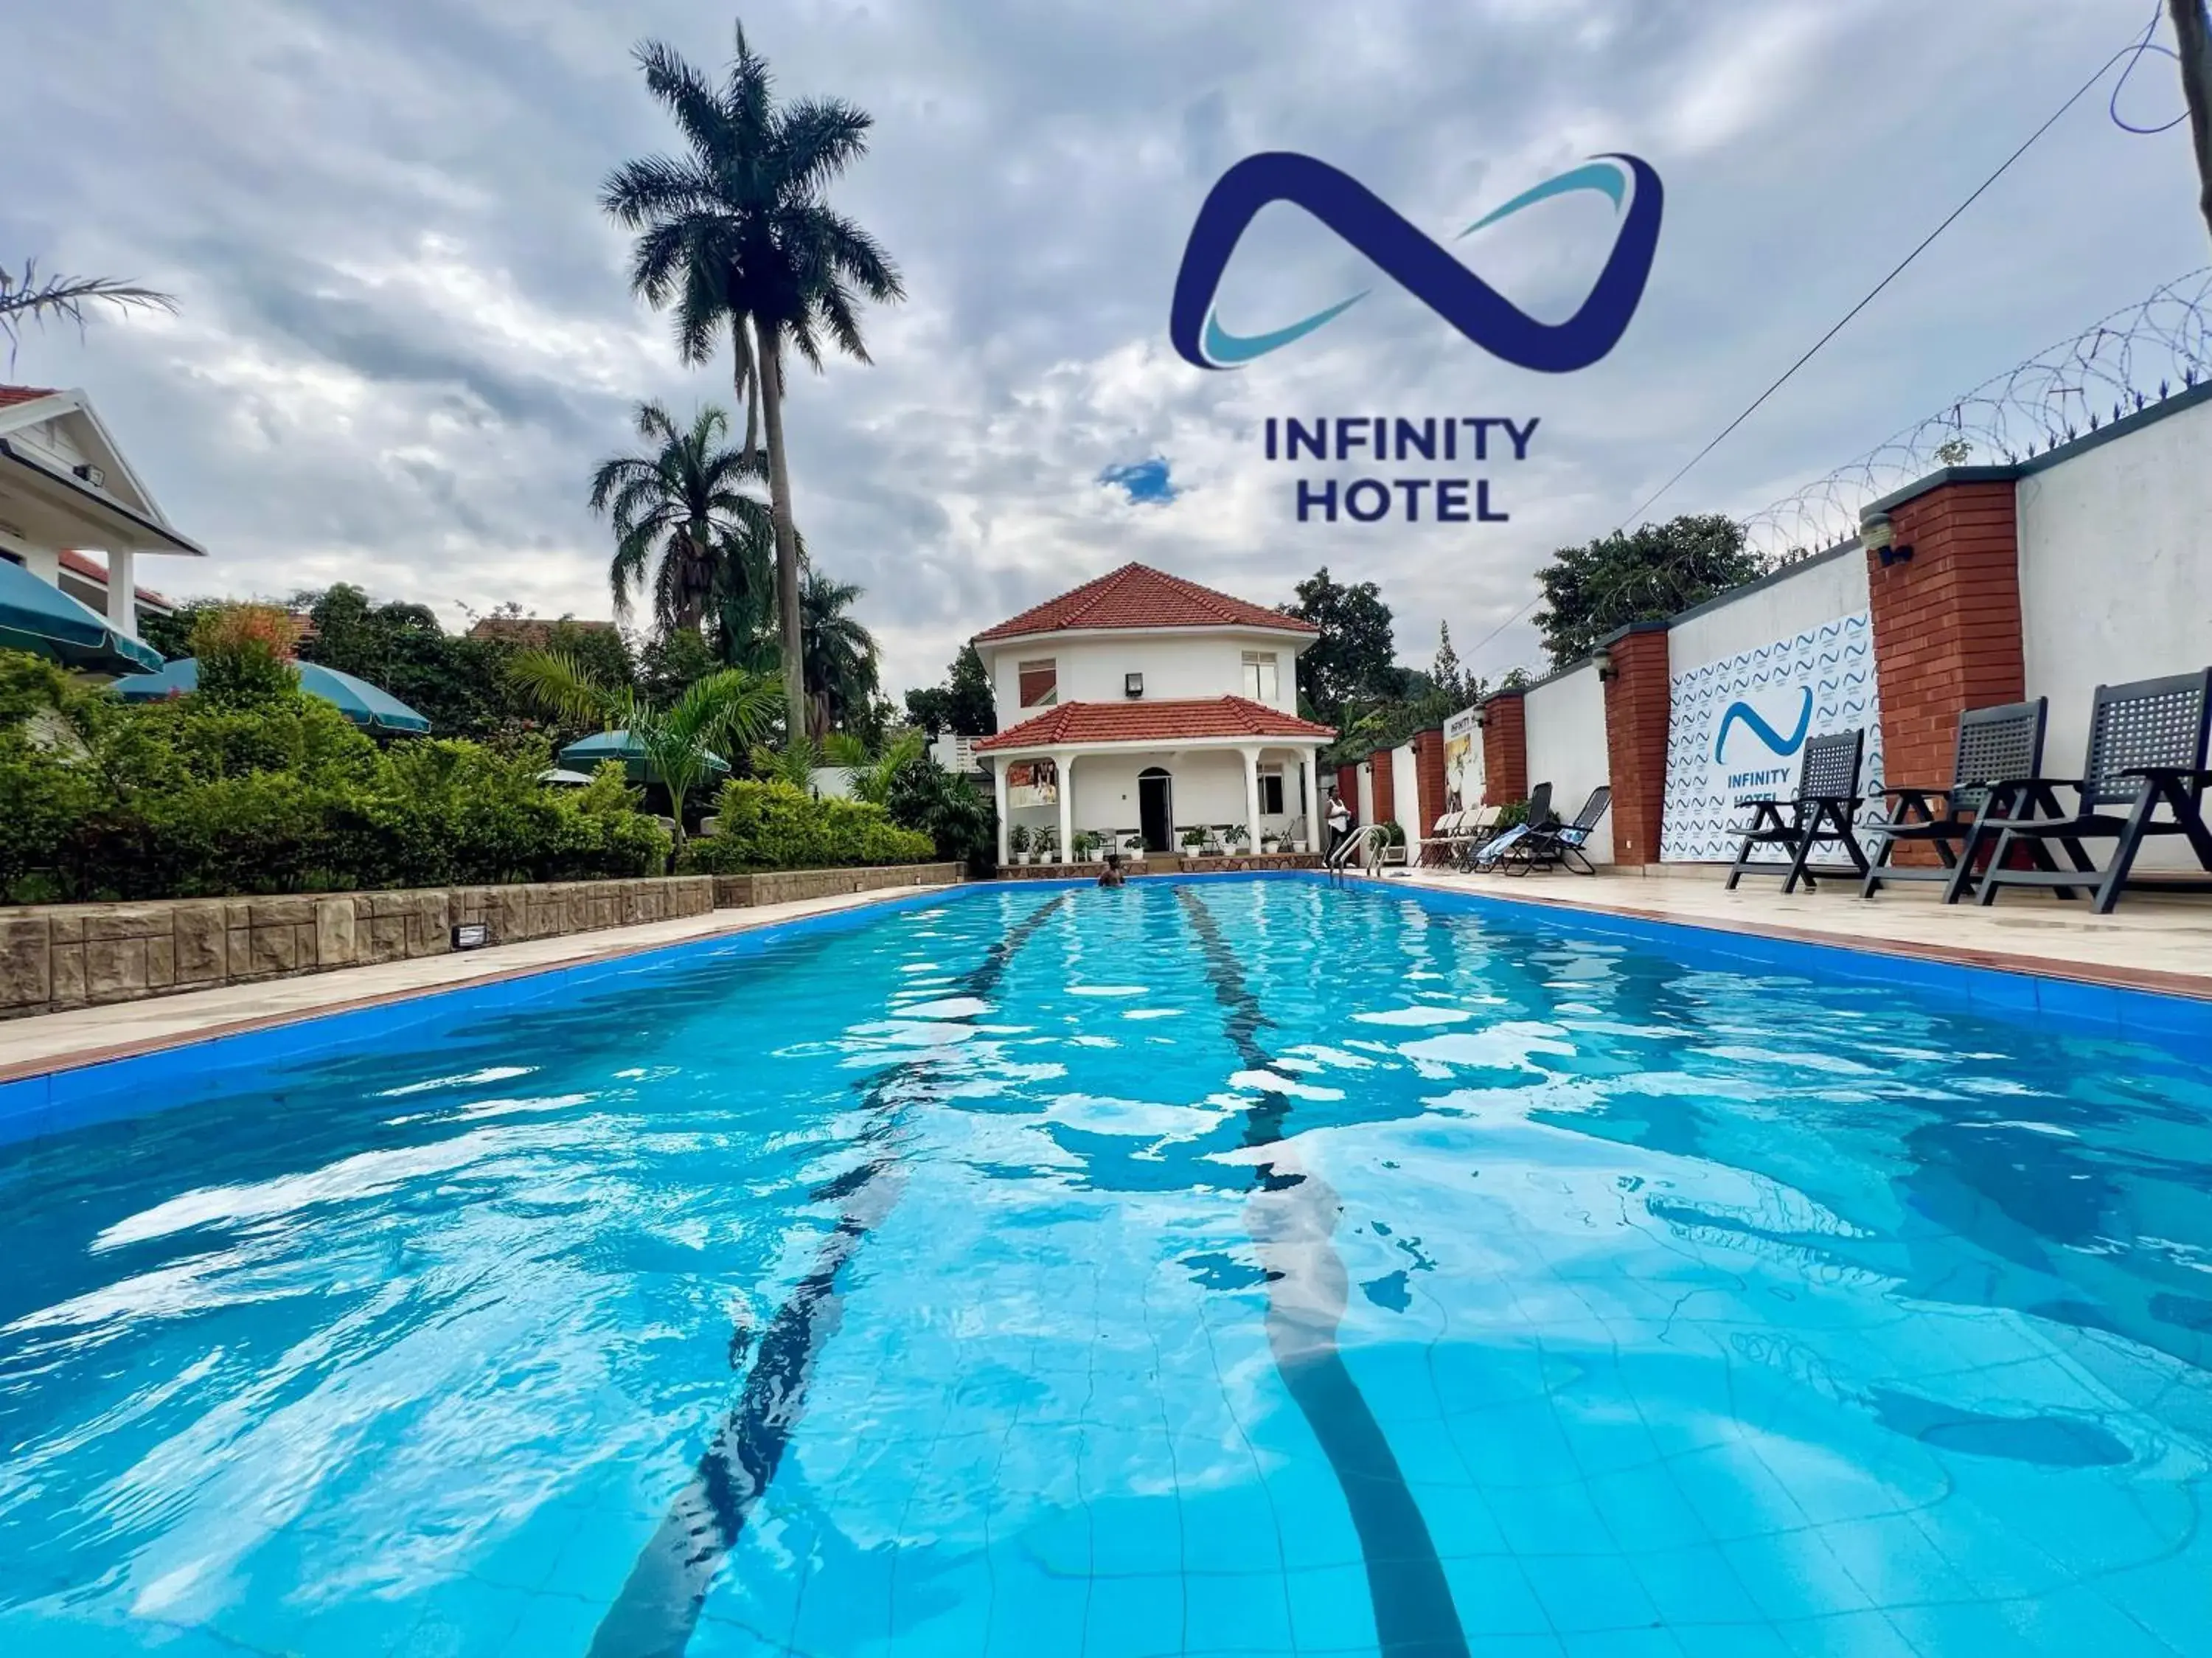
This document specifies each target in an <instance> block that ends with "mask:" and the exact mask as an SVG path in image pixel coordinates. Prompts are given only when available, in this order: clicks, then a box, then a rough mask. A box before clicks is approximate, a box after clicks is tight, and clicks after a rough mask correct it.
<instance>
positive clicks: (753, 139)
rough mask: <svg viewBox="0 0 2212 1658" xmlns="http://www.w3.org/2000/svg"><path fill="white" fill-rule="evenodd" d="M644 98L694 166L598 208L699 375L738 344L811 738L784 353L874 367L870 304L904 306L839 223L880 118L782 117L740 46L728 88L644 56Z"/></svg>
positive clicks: (736, 377) (756, 64) (883, 262)
mask: <svg viewBox="0 0 2212 1658" xmlns="http://www.w3.org/2000/svg"><path fill="white" fill-rule="evenodd" d="M637 59H638V63H639V64H640V66H641V68H642V69H643V70H644V71H645V84H646V88H647V91H648V92H650V93H651V94H652V95H653V97H654V98H655V99H656V100H658V101H659V102H660V103H661V104H662V105H663V106H664V107H665V108H666V109H667V111H668V113H669V114H670V115H671V117H673V118H674V119H675V121H676V124H677V126H678V129H679V130H680V131H681V132H682V134H683V136H684V143H685V147H686V148H685V153H684V154H683V155H673V156H671V155H653V156H648V157H647V158H645V159H643V160H641V161H634V162H625V163H624V164H623V165H622V166H621V167H619V168H616V169H615V171H614V172H613V173H612V174H610V175H609V176H608V178H607V180H606V181H605V184H604V185H603V186H602V187H601V189H600V192H599V200H600V204H601V205H602V206H603V207H604V208H605V210H606V211H607V212H608V213H609V214H611V216H613V217H614V218H615V220H616V221H617V222H618V223H620V224H621V225H622V226H623V228H625V229H629V230H632V231H635V232H636V233H637V237H636V241H635V245H634V247H633V248H632V252H631V259H630V288H631V290H632V291H633V292H634V293H636V294H639V295H641V296H643V297H644V298H645V299H646V300H647V302H650V303H651V304H653V305H654V306H655V307H672V308H673V309H674V313H675V323H676V339H677V346H678V350H679V351H680V352H681V353H682V355H683V357H684V361H685V362H687V363H702V362H705V361H707V360H708V358H710V357H712V356H713V355H714V350H715V348H716V346H717V344H718V343H719V341H720V338H721V337H722V336H723V335H724V334H725V333H726V334H727V335H728V337H729V341H730V350H731V358H732V369H733V383H734V386H735V388H736V392H737V395H738V399H740V401H742V402H743V403H744V405H745V410H746V442H745V448H746V450H747V451H748V452H750V450H751V448H752V433H753V424H752V422H753V411H754V407H755V403H754V399H755V398H756V396H757V399H758V409H759V413H760V418H761V424H762V426H763V429H764V433H765V436H766V438H767V442H768V464H769V503H770V511H771V516H772V521H773V524H774V528H775V570H776V595H777V607H778V611H779V613H780V622H781V633H782V643H783V683H784V701H785V723H786V726H787V728H788V729H790V730H792V731H799V730H802V729H804V728H805V724H806V701H807V697H806V682H805V668H804V660H803V659H804V653H805V646H804V642H803V640H802V637H801V631H800V630H801V622H800V613H799V547H798V541H797V537H796V533H795V531H794V529H793V515H792V501H791V468H790V462H789V454H788V452H787V447H786V444H785V442H784V428H783V393H784V348H785V346H786V345H787V344H788V345H789V346H790V348H791V350H793V351H796V352H797V353H798V354H799V356H800V357H804V358H805V360H806V362H807V363H810V364H811V365H812V366H813V367H815V368H817V369H819V368H820V367H821V365H822V347H823V340H824V338H825V337H826V338H827V339H828V341H829V343H830V344H833V345H835V346H836V348H837V349H838V350H842V351H843V352H844V353H846V355H848V356H849V357H855V358H857V359H859V360H860V362H862V363H866V361H867V360H868V354H867V350H866V346H865V345H864V344H862V342H861V338H860V315H859V313H858V311H857V309H856V308H855V307H856V304H857V302H859V301H860V300H862V299H864V298H865V299H871V300H875V301H877V302H889V301H893V300H897V299H900V298H902V297H904V291H905V290H903V288H902V286H901V284H900V282H899V276H898V271H897V268H896V266H895V265H893V264H892V263H891V260H890V257H889V255H888V254H886V253H884V249H883V248H882V247H880V246H879V245H878V243H877V241H876V240H875V238H874V237H872V236H871V235H869V234H868V233H867V232H866V230H864V229H861V228H860V225H858V224H857V223H855V222H854V221H852V220H851V219H849V218H847V217H846V216H843V215H842V214H841V213H838V212H836V210H833V209H832V208H831V207H830V206H829V202H828V200H827V199H826V192H827V191H828V188H829V185H830V184H831V183H832V182H833V181H834V180H836V179H837V178H838V177H839V176H840V175H841V174H843V172H844V171H845V169H846V168H848V167H849V166H851V165H852V163H853V162H855V161H857V160H859V159H860V156H861V155H865V154H866V150H867V131H868V128H869V126H870V125H872V119H871V118H870V117H869V115H868V114H867V113H866V112H865V111H862V110H860V109H858V108H855V107H854V106H852V105H850V104H848V103H844V102H842V101H839V100H836V99H812V98H810V99H804V100H801V101H798V102H795V103H779V102H778V101H776V99H775V94H774V89H773V87H772V85H771V81H770V76H769V67H768V64H767V62H766V60H765V59H763V58H761V57H760V56H759V55H758V54H757V53H756V52H754V51H753V50H752V48H751V46H750V45H749V44H748V43H747V42H746V40H745V34H744V27H742V26H740V27H738V29H737V31H736V44H735V52H734V56H733V58H732V62H731V64H730V67H729V70H728V73H727V75H726V77H725V79H724V80H723V82H722V83H721V84H720V85H719V86H717V85H715V84H714V83H713V82H710V81H709V80H708V77H707V76H705V75H703V74H702V73H701V72H700V71H699V70H696V69H695V68H693V67H692V66H691V65H690V64H688V63H686V62H685V61H684V59H683V58H681V57H680V56H678V54H677V53H676V52H675V51H673V50H672V49H671V48H670V47H668V46H664V45H661V44H659V42H648V43H647V45H645V46H641V47H640V48H639V50H638V53H637Z"/></svg>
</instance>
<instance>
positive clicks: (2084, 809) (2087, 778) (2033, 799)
mask: <svg viewBox="0 0 2212 1658" xmlns="http://www.w3.org/2000/svg"><path fill="white" fill-rule="evenodd" d="M2208 737H2212V667H2208V668H2204V669H2203V670H2201V671H2199V672H2197V673H2195V674H2175V675H2173V676H2172V678H2170V679H2163V680H2136V681H2135V682H2134V683H2133V684H2132V685H2100V686H2098V687H2097V696H2096V700H2095V702H2094V703H2093V704H2092V706H2091V710H2090V715H2089V752H2088V755H2087V759H2085V760H2084V761H2083V763H2082V767H2081V771H2082V775H2081V777H2065V778H2057V777H2018V778H2008V779H2006V780H2005V781H2006V782H2007V783H2009V784H2011V785H2012V787H2013V788H2014V789H2015V808H2014V809H2013V810H2012V811H2010V812H2008V813H2007V814H2004V815H2003V816H2002V817H1998V816H1995V815H1992V814H1990V813H1986V812H1985V813H1984V814H1982V817H1981V820H1980V821H1979V822H1978V824H1977V825H1976V828H1975V837H1974V840H1975V843H1976V844H1978V843H1979V842H1981V841H1983V840H1984V839H1985V838H1988V837H1990V836H1994V837H1995V838H1996V850H1995V852H1993V853H1992V854H1991V855H1990V864H1989V868H1988V869H1986V870H1984V872H1983V874H1982V878H1981V887H1980V889H1979V891H1978V894H1977V897H1978V900H1979V901H1980V902H1981V903H1983V904H1985V905H1987V904H1994V903H1996V896H1997V893H1998V891H1999V889H2000V888H2002V887H2052V888H2055V889H2056V890H2057V893H2058V895H2059V896H2060V897H2061V898H2071V897H2073V895H2074V892H2075V888H2077V887H2087V888H2090V889H2092V893H2091V902H2090V905H2089V907H2090V908H2091V909H2092V910H2093V911H2095V912H2096V913H2097V914H2099V915H2100V916H2102V915H2110V914H2111V913H2112V906H2113V905H2116V904H2118V902H2119V901H2120V893H2121V892H2122V890H2123V889H2124V888H2125V887H2127V886H2128V885H2129V884H2130V876H2129V871H2130V869H2133V868H2134V866H2135V861H2136V854H2137V853H2138V852H2140V851H2141V850H2142V844H2143V840H2144V838H2145V837H2147V836H2149V835H2183V836H2185V837H2187V838H2188V841H2189V845H2190V850H2192V851H2193V852H2195V853H2196V854H2197V863H2198V865H2199V866H2200V867H2202V868H2203V869H2205V870H2207V871H2208V872H2212V829H2208V828H2207V827H2206V826H2205V823H2204V814H2203V809H2202V803H2203V795H2204V790H2205V789H2206V788H2207V787H2212V772H2208V771H2206V770H2205V765H2204V761H2205V748H2206V744H2207V741H2208ZM2060 789H2071V790H2072V791H2073V792H2074V794H2075V799H2076V805H2077V809H2075V811H2073V812H2070V813H2069V812H2068V811H2067V810H2065V808H2063V807H2061V806H2060V805H2059V803H2058V791H2059V790H2060ZM2161 806H2163V807H2165V808H2166V811H2167V814H2168V815H2167V816H2166V817H2164V818H2160V816H2159V815H2158V810H2159V808H2160V807H2161ZM2114 808H2117V809H2114ZM2054 840H2055V841H2057V843H2058V844H2059V845H2060V846H2061V847H2063V848H2064V849H2065V852H2066V856H2067V857H2068V859H2069V861H2070V862H2071V863H2072V864H2073V866H2074V867H2073V868H2072V869H2060V868H2059V867H2058V863H2057V859H2056V858H2054V857H2053V856H2051V850H2050V848H2049V846H2048V844H2047V843H2048V842H2051V841H2054ZM2085 840H2109V841H2111V842H2112V843H2113V845H2112V857H2111V860H2110V862H2108V863H2106V864H2104V865H2103V866H2102V867H2101V868H2100V867H2099V865H2098V864H2097V863H2096V862H2095V861H2094V860H2093V859H2092V858H2091V857H2090V856H2089V854H2088V852H2087V850H2085V849H2084V848H2083V846H2082V844H2081V843H2082V842H2083V841H2085ZM2015 851H2024V852H2026V853H2027V856H2028V861H2029V862H2030V863H2032V864H2033V866H2034V867H2033V868H2030V869H2014V868H2012V867H2010V866H2011V865H2012V863H2014V861H2015V859H2014V853H2015ZM2158 884H2159V887H2160V889H2161V890H2163V891H2167V892H2191V893H2200V892H2212V881H2160V882H2159V883H2158Z"/></svg>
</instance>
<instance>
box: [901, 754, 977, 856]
mask: <svg viewBox="0 0 2212 1658" xmlns="http://www.w3.org/2000/svg"><path fill="white" fill-rule="evenodd" d="M884 809H885V810H887V811H888V812H890V816H891V821H892V822H893V823H896V824H897V825H898V826H900V827H901V828H902V829H916V830H919V831H921V832H922V833H923V834H925V835H927V836H928V837H929V838H930V839H931V841H932V842H933V843H934V844H935V845H936V847H937V856H939V857H940V858H943V859H945V860H946V861H947V862H948V863H951V862H957V863H962V864H964V865H966V866H967V868H968V869H969V870H970V871H971V872H973V873H975V874H984V873H987V872H988V871H989V869H991V867H992V865H993V864H994V863H996V862H997V859H998V856H999V813H998V808H996V807H994V806H993V805H992V803H991V802H989V801H988V800H987V799H985V798H984V796H983V792H982V790H981V789H978V788H976V787H975V784H974V783H970V782H969V781H968V779H967V778H965V777H955V776H954V775H953V774H952V773H951V772H950V771H946V770H945V768H944V767H943V766H941V765H938V763H937V762H936V761H935V760H933V759H930V758H929V757H928V756H927V754H921V755H916V756H915V757H914V758H912V759H908V760H907V761H906V762H905V763H904V764H903V765H901V766H900V767H899V768H898V769H897V770H896V771H894V772H892V773H891V775H890V780H889V782H888V783H887V784H886V786H885V788H884Z"/></svg>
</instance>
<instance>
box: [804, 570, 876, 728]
mask: <svg viewBox="0 0 2212 1658" xmlns="http://www.w3.org/2000/svg"><path fill="white" fill-rule="evenodd" d="M859 597H860V588H859V587H857V586H856V585H854V583H853V582H839V581H834V580H832V579H831V578H830V577H829V576H825V575H823V573H822V572H821V571H820V570H808V571H807V572H806V575H805V580H804V582H803V583H802V585H801V586H800V588H799V613H800V618H801V626H802V633H801V637H803V638H804V639H805V644H806V650H805V668H806V704H807V715H808V718H807V730H808V733H809V735H811V736H812V737H813V738H814V740H815V741H817V742H819V741H822V740H823V738H824V737H826V736H828V735H829V733H830V732H831V731H832V730H834V729H836V728H838V727H840V726H842V725H843V724H844V723H845V722H846V721H847V720H848V718H850V717H852V716H854V715H855V714H858V713H860V712H862V711H864V710H866V708H867V706H868V704H869V703H870V702H871V700H872V698H874V696H875V694H876V686H877V674H878V669H877V663H878V660H879V659H880V657H881V655H882V651H881V649H879V648H878V645H877V643H876V637H875V635H873V634H872V633H871V632H869V631H868V630H867V629H866V627H865V626H863V625H861V623H860V619H858V618H857V617H854V616H853V615H850V614H848V612H849V611H850V609H851V607H852V605H853V602H854V600H857V599H858V598H859Z"/></svg>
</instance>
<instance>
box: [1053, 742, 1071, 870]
mask: <svg viewBox="0 0 2212 1658" xmlns="http://www.w3.org/2000/svg"><path fill="white" fill-rule="evenodd" d="M1052 766H1053V770H1054V772H1055V773H1057V774H1058V776H1059V777H1060V850H1059V851H1058V852H1056V853H1055V854H1054V856H1055V857H1057V858H1058V859H1059V860H1060V862H1061V863H1072V862H1073V861H1074V857H1075V844H1074V838H1075V756H1074V755H1073V754H1065V753H1063V754H1054V756H1053V757H1052Z"/></svg>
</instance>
